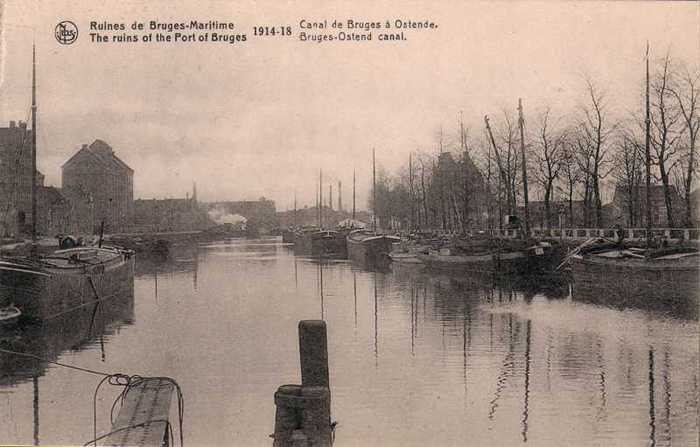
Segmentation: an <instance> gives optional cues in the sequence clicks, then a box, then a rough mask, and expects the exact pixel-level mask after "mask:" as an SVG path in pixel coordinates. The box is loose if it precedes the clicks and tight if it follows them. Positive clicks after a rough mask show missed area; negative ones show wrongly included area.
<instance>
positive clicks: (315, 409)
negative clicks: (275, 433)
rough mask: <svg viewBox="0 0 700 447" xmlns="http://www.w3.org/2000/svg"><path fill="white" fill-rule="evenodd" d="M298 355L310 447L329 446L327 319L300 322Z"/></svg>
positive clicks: (329, 395)
mask: <svg viewBox="0 0 700 447" xmlns="http://www.w3.org/2000/svg"><path fill="white" fill-rule="evenodd" d="M299 358H300V361H301V395H302V397H303V399H304V411H303V420H302V424H301V425H302V430H303V432H304V434H305V435H306V437H307V439H308V442H309V446H311V447H317V446H318V447H330V446H331V444H332V443H333V439H332V429H331V392H330V379H329V374H328V336H327V331H326V322H325V321H322V320H302V321H300V322H299Z"/></svg>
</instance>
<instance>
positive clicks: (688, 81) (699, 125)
mask: <svg viewBox="0 0 700 447" xmlns="http://www.w3.org/2000/svg"><path fill="white" fill-rule="evenodd" d="M674 78H675V79H674V83H673V84H674V85H673V87H672V88H670V91H671V94H672V95H673V96H674V98H675V99H676V102H677V104H678V108H679V109H680V112H681V115H682V117H683V123H684V125H685V133H686V134H687V136H688V143H687V146H686V147H685V148H684V150H683V153H682V156H681V163H682V165H683V169H681V170H679V172H680V174H679V175H678V176H677V178H678V182H679V183H680V185H679V186H682V188H679V191H682V194H683V200H684V201H685V225H686V226H687V227H692V226H693V216H692V208H693V207H692V203H691V192H692V188H693V180H694V177H695V176H694V174H695V172H696V171H697V168H698V161H697V155H696V154H695V150H696V143H697V137H698V131H700V116H699V114H700V104H699V102H700V101H699V98H700V70H697V69H696V71H695V72H694V73H693V72H691V71H690V70H689V69H687V68H686V69H685V70H684V73H683V74H678V75H676V76H674Z"/></svg>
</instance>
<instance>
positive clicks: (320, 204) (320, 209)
mask: <svg viewBox="0 0 700 447" xmlns="http://www.w3.org/2000/svg"><path fill="white" fill-rule="evenodd" d="M322 228H323V170H322V169H319V170H318V229H319V230H320V229H322Z"/></svg>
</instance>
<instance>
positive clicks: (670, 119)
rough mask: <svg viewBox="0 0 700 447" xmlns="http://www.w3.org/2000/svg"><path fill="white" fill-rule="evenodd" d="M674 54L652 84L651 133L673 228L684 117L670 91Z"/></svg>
mask: <svg viewBox="0 0 700 447" xmlns="http://www.w3.org/2000/svg"><path fill="white" fill-rule="evenodd" d="M670 66H671V55H670V53H666V56H665V57H664V59H663V61H662V62H661V67H660V70H659V71H658V72H657V73H655V74H654V79H653V81H652V82H651V95H652V101H651V102H652V104H651V132H650V134H651V135H650V143H651V147H652V163H653V164H655V165H656V166H658V168H659V176H660V177H661V184H662V185H663V192H664V203H665V205H666V219H667V224H668V226H670V227H673V226H675V219H674V213H673V199H672V195H671V192H672V188H673V185H672V171H673V169H674V167H675V166H676V165H677V164H678V159H677V157H676V153H677V151H678V146H677V144H676V143H677V142H678V138H679V137H680V134H681V133H680V132H679V129H678V127H679V126H677V125H678V124H680V123H679V121H680V118H681V112H680V107H678V106H677V104H675V103H674V101H673V93H672V92H671V85H670V84H671V79H670V77H671V73H670Z"/></svg>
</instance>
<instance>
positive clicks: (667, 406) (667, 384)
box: [664, 350, 673, 445]
mask: <svg viewBox="0 0 700 447" xmlns="http://www.w3.org/2000/svg"><path fill="white" fill-rule="evenodd" d="M670 363H671V362H670V359H669V356H668V351H667V350H665V351H664V419H666V430H665V431H666V438H667V441H668V443H669V445H672V444H673V443H672V442H671V441H672V440H671V380H670V379H669V377H668V369H669V367H670Z"/></svg>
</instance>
